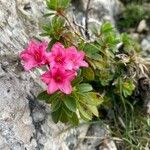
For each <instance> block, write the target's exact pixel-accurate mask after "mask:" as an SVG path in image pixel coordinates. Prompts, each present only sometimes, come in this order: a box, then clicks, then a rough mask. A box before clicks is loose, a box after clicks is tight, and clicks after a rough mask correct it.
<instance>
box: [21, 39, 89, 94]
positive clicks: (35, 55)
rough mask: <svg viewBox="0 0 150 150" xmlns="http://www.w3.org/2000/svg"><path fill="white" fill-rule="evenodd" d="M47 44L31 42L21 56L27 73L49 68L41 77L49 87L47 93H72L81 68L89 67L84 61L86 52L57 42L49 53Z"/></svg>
mask: <svg viewBox="0 0 150 150" xmlns="http://www.w3.org/2000/svg"><path fill="white" fill-rule="evenodd" d="M47 48H48V43H47V42H37V41H34V40H33V41H31V42H30V43H29V44H28V47H27V49H25V50H24V51H23V52H21V54H20V58H21V59H22V60H23V62H24V69H25V70H26V71H29V70H31V69H32V68H35V67H41V66H42V65H47V66H48V71H47V72H45V73H44V74H42V75H41V79H42V81H43V82H44V83H46V84H47V85H48V89H47V92H48V93H49V94H52V93H54V92H56V91H58V90H60V91H62V92H63V93H65V94H70V93H71V91H72V86H71V81H72V80H73V79H74V78H75V77H76V76H77V70H78V69H79V68H80V67H88V64H87V63H86V62H85V61H84V60H83V59H84V56H85V54H84V52H83V51H77V49H76V48H75V47H73V46H72V47H69V48H65V47H64V46H63V45H62V44H61V43H59V42H57V43H55V44H54V45H53V47H52V48H51V51H49V52H47V51H46V50H47Z"/></svg>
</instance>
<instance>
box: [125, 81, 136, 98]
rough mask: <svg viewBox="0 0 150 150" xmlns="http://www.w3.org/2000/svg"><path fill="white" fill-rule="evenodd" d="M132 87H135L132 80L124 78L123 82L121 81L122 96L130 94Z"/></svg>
mask: <svg viewBox="0 0 150 150" xmlns="http://www.w3.org/2000/svg"><path fill="white" fill-rule="evenodd" d="M134 89H135V85H134V83H133V81H131V80H126V81H125V82H123V85H122V90H123V95H124V97H128V96H130V95H132V93H133V90H134Z"/></svg>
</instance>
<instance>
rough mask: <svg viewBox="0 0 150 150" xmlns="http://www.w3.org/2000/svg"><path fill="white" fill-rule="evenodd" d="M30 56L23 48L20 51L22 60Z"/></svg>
mask: <svg viewBox="0 0 150 150" xmlns="http://www.w3.org/2000/svg"><path fill="white" fill-rule="evenodd" d="M31 57H32V56H31V55H30V54H29V53H28V52H27V51H26V50H25V51H23V52H21V53H20V58H21V59H22V60H24V61H27V60H29V59H30V58H31Z"/></svg>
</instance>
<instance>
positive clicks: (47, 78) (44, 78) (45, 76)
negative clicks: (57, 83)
mask: <svg viewBox="0 0 150 150" xmlns="http://www.w3.org/2000/svg"><path fill="white" fill-rule="evenodd" d="M51 78H52V77H51V74H50V72H46V73H44V74H42V75H41V80H42V81H43V82H45V83H46V84H49V83H50V81H51Z"/></svg>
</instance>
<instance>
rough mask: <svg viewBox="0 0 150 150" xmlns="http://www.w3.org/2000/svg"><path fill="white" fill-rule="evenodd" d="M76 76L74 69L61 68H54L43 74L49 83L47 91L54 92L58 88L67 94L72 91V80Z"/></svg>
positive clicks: (43, 78)
mask: <svg viewBox="0 0 150 150" xmlns="http://www.w3.org/2000/svg"><path fill="white" fill-rule="evenodd" d="M74 78H75V72H74V71H66V70H64V69H62V68H61V69H60V68H54V69H52V70H50V71H48V72H46V73H44V74H43V75H42V76H41V79H42V81H43V82H45V83H46V84H47V85H48V89H47V92H48V93H49V94H52V93H54V92H56V91H57V90H60V91H62V92H63V93H65V94H70V93H71V91H72V86H71V81H72V80H73V79H74Z"/></svg>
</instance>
